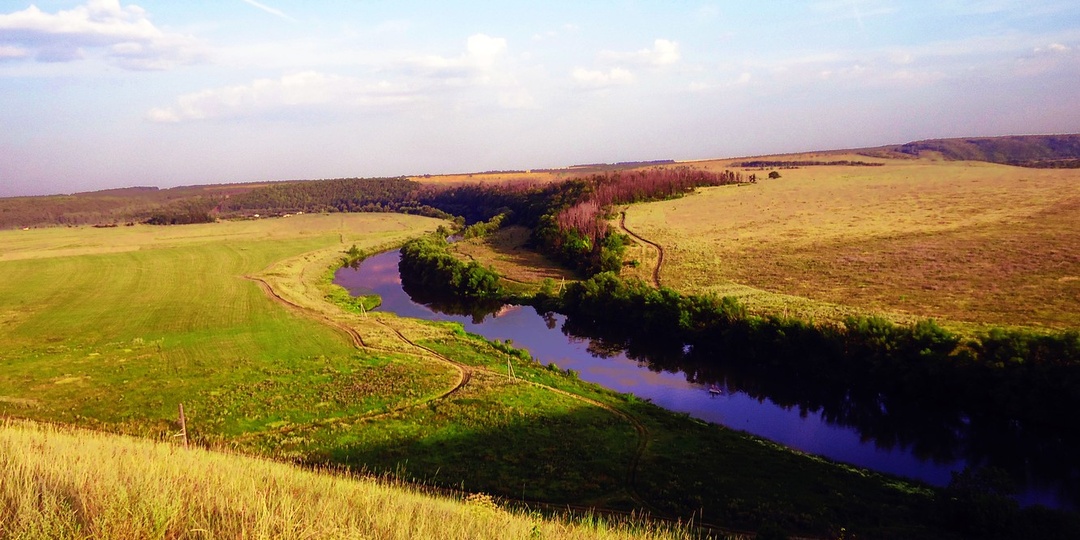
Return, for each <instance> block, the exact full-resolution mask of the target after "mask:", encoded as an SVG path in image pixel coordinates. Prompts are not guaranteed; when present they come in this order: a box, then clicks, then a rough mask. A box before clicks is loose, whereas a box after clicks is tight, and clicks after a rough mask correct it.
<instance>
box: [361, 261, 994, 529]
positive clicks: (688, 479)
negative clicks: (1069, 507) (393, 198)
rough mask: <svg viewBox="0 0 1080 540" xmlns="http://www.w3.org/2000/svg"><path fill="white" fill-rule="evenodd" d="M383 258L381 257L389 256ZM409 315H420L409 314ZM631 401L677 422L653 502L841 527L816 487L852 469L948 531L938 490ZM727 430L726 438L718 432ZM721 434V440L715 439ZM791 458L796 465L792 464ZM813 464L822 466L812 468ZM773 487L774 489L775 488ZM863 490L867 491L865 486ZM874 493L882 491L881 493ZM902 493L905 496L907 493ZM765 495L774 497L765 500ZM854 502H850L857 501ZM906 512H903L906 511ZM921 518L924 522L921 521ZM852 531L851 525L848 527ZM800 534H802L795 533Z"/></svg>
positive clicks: (652, 460) (667, 433) (836, 506)
mask: <svg viewBox="0 0 1080 540" xmlns="http://www.w3.org/2000/svg"><path fill="white" fill-rule="evenodd" d="M379 257H380V258H381V257H382V256H379ZM378 265H379V266H380V267H385V268H391V267H392V266H393V265H392V264H391V263H389V262H379V263H378ZM376 281H378V282H389V281H393V280H389V279H386V278H376ZM392 303H393V302H392V301H391V300H389V299H388V300H387V307H388V308H391V307H390V305H391V304H392ZM391 309H393V308H391ZM409 315H410V316H420V315H418V314H416V313H409ZM500 319H501V318H500ZM444 324H445V323H444ZM516 343H517V341H516V340H515V344H516ZM429 345H430V346H432V347H433V348H440V347H442V349H441V350H444V351H446V352H447V353H450V352H451V351H452V350H453V347H452V346H450V345H448V344H447V343H441V344H440V343H438V341H433V342H431V343H429ZM457 354H460V353H457ZM493 360H494V361H492V360H489V361H488V362H489V367H490V369H494V370H499V371H501V372H502V373H505V372H506V371H505V370H506V367H507V366H506V364H505V363H504V361H500V360H498V357H496V359H493ZM513 368H514V370H515V371H519V370H520V369H521V368H520V367H519V365H518V364H517V363H514V364H513ZM632 401H633V402H634V403H635V404H634V405H633V406H631V409H633V408H635V407H638V406H640V407H645V408H648V409H650V410H652V409H655V412H653V413H649V414H650V415H657V416H659V417H661V418H669V419H674V420H672V422H673V423H667V424H665V422H660V423H659V425H658V426H656V427H654V428H652V429H655V430H657V431H658V432H659V433H663V434H664V435H663V436H661V437H656V439H660V440H664V441H665V442H664V443H657V441H656V440H653V439H650V442H649V444H648V445H647V454H648V456H649V457H645V458H643V459H642V461H641V462H642V463H649V464H653V465H657V468H656V470H654V471H651V473H650V474H652V475H654V476H653V477H652V482H653V483H651V484H648V485H645V486H643V489H644V490H645V493H650V494H653V496H654V497H656V496H658V495H659V499H660V500H662V501H667V503H668V504H672V505H673V506H681V505H687V504H691V503H689V501H697V502H700V503H703V506H704V507H705V508H706V509H707V510H708V511H709V514H708V515H716V513H717V512H719V514H720V515H727V516H737V515H738V514H739V512H740V510H739V508H741V506H740V503H733V502H732V499H733V498H734V499H740V497H743V496H746V495H747V493H753V492H754V491H755V490H758V489H760V490H761V491H762V492H768V491H772V492H776V491H783V492H784V493H785V495H784V496H781V497H779V498H778V499H774V500H773V501H772V502H771V503H766V507H768V508H770V510H768V511H776V510H777V509H778V508H788V509H789V510H790V509H792V508H804V509H805V508H817V509H818V510H817V511H818V512H820V511H821V510H822V509H823V508H829V509H830V510H829V512H832V514H830V517H828V518H825V517H824V516H823V514H817V515H818V517H817V518H815V519H822V520H824V521H827V522H830V523H834V524H835V523H837V522H839V521H844V520H843V519H840V518H838V517H837V516H838V515H846V514H837V513H836V512H844V511H845V510H840V508H842V507H843V506H845V505H844V504H841V503H839V502H838V501H837V500H835V499H832V500H830V497H826V496H822V495H821V493H820V490H818V489H816V488H814V487H813V486H815V485H817V486H821V485H829V484H830V481H828V480H823V479H825V478H829V477H830V476H832V475H833V474H835V473H836V472H837V471H847V472H854V473H855V474H856V475H858V476H859V477H860V478H863V479H864V480H865V479H866V478H872V479H873V480H868V481H866V482H867V483H868V484H870V485H876V486H877V488H873V487H870V488H869V489H868V492H867V493H863V494H861V495H860V496H859V499H860V500H865V501H877V502H876V503H870V504H882V498H881V497H882V495H883V494H885V493H891V496H893V497H897V496H899V495H897V491H898V490H897V489H896V486H898V485H908V486H909V487H908V488H904V489H906V490H908V493H907V494H906V496H908V497H911V498H912V499H908V500H907V502H898V501H897V500H893V501H891V502H889V503H884V504H885V506H889V507H895V506H898V505H899V506H901V507H906V508H907V510H906V511H912V503H911V500H913V499H918V500H921V501H922V503H921V505H922V506H921V509H920V510H918V511H915V512H913V513H912V514H910V515H909V517H908V518H901V519H899V520H892V519H891V518H890V520H889V521H890V522H891V523H892V525H896V524H897V523H901V522H904V519H908V520H910V521H908V522H907V523H908V524H909V525H912V524H918V525H913V526H922V527H926V526H929V527H931V528H934V527H941V526H943V525H942V523H941V522H940V521H939V522H938V523H937V525H931V524H930V523H933V522H934V521H935V520H941V519H943V517H942V514H941V513H940V511H943V510H941V509H940V508H937V501H938V499H937V498H935V496H934V495H933V491H932V490H926V489H925V488H915V487H913V486H912V485H911V484H909V483H906V482H903V481H898V480H896V479H889V478H888V477H885V476H882V475H876V474H874V473H870V472H868V471H858V470H857V469H852V468H850V467H845V466H838V465H835V464H832V463H829V462H826V461H824V460H820V459H815V458H810V457H807V456H801V455H800V454H798V453H792V452H791V451H790V450H787V449H782V448H779V447H777V446H775V445H772V444H770V443H765V442H764V441H761V440H759V439H756V438H754V437H748V436H747V435H746V434H743V433H738V432H734V431H731V430H725V429H723V428H719V427H717V426H708V425H705V424H701V423H699V422H696V421H694V420H693V419H690V418H686V417H681V418H683V420H677V419H678V418H680V417H679V416H677V415H672V414H671V413H668V412H666V411H662V410H659V409H657V408H656V407H654V406H652V405H650V404H647V403H644V402H641V401H639V400H632ZM616 404H618V402H616ZM620 406H621V407H623V408H625V407H628V405H627V403H625V402H624V403H622V404H621V405H620ZM624 410H625V409H624ZM632 414H639V415H643V414H645V413H643V412H642V411H637V412H636V413H632ZM652 429H650V433H652ZM721 433H723V434H724V435H723V436H720V435H718V434H721ZM718 436H719V437H720V439H717V438H716V437H718ZM724 437H732V439H725V438H724ZM737 441H751V442H752V443H751V444H750V446H746V445H745V443H743V442H737ZM719 448H726V449H727V450H728V451H731V452H734V455H728V454H727V453H726V452H725V451H720V450H718V449H719ZM793 456H801V457H793ZM714 459H719V461H714ZM788 460H790V462H789V461H788ZM703 462H708V463H709V465H704V464H703ZM751 462H753V463H756V464H755V465H754V466H750V467H746V466H744V465H745V464H746V463H751ZM810 463H813V464H815V465H813V466H810V465H808V464H810ZM740 464H742V465H740ZM713 465H718V468H715V469H714V468H712V466H713ZM683 472H685V474H686V476H683V474H682V473H683ZM773 472H778V473H779V476H774V475H773ZM780 478H784V480H779V479H780ZM834 480H835V478H834ZM777 482H779V484H777ZM845 482H846V481H840V483H839V484H835V488H833V489H834V494H841V493H848V494H850V493H852V492H854V491H859V490H858V489H856V488H855V485H854V484H853V485H844V484H845ZM643 484H644V483H643ZM856 484H857V483H856ZM659 485H667V488H666V489H662V488H659V487H657V486H659ZM770 485H771V486H772V487H768V486H770ZM676 486H677V488H676ZM754 486H758V487H754ZM778 486H783V487H778ZM800 486H802V487H800ZM888 486H892V487H888ZM864 488H866V485H865V484H864ZM672 489H674V490H675V491H677V492H678V495H676V494H675V493H672V491H671V490H672ZM804 490H805V491H804ZM875 490H877V491H876V492H875ZM899 491H903V489H902V490H899ZM800 493H801V494H800ZM660 494H663V495H660ZM643 495H644V493H643ZM773 495H775V493H773ZM765 497H768V496H767V495H765ZM899 497H900V499H904V496H899ZM751 499H753V500H758V503H755V504H761V503H762V501H761V500H760V499H757V498H756V497H755V496H751ZM650 500H651V499H650ZM675 500H681V501H682V502H681V503H672V502H671V501H675ZM848 501H849V502H850V499H849V500H848ZM732 505H734V506H732ZM916 506H918V505H916ZM1006 506H1007V505H1006ZM759 509H760V508H759ZM881 510H882V509H881V508H878V509H876V510H873V511H871V510H870V509H869V508H866V507H864V508H863V509H862V510H861V511H860V512H871V513H874V514H878V513H880V511H881ZM892 511H896V509H895V508H894V509H893V510H892ZM906 511H900V513H904V512H906ZM784 513H785V511H780V512H779V514H777V516H780V515H782V514H784ZM856 513H858V512H856ZM916 515H918V516H919V517H915V516H916ZM931 516H932V517H931ZM894 517H895V515H894ZM735 519H737V518H735ZM779 519H790V516H789V517H788V518H783V517H780V518H779ZM855 521H858V519H857V518H852V522H855ZM850 529H851V527H849V530H850ZM795 530H799V529H798V528H796V529H795ZM927 534H930V533H926V534H923V535H922V536H926V535H927Z"/></svg>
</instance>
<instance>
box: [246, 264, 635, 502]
mask: <svg viewBox="0 0 1080 540" xmlns="http://www.w3.org/2000/svg"><path fill="white" fill-rule="evenodd" d="M247 279H250V280H252V281H254V282H256V283H258V284H259V287H260V288H262V290H263V292H265V293H266V294H267V296H269V297H270V298H272V299H274V300H276V301H277V302H280V303H282V304H284V305H285V306H287V307H289V308H290V309H293V310H294V311H299V312H300V313H302V314H304V315H307V316H311V317H314V318H316V319H318V320H320V321H322V322H325V323H327V324H329V325H330V326H333V327H334V328H337V329H339V330H341V331H342V332H344V333H345V334H347V335H348V336H349V337H350V339H352V342H353V345H354V346H355V347H356V348H358V349H366V350H372V351H379V352H387V353H400V352H401V351H394V350H388V349H382V348H378V347H372V346H369V345H367V344H365V342H364V339H363V337H362V336H361V335H360V333H359V332H357V331H356V329H355V328H352V327H351V326H349V325H348V324H345V323H343V322H340V321H337V320H334V319H332V318H330V317H327V316H326V315H324V314H322V313H318V312H317V311H315V310H312V309H308V308H305V307H303V306H301V305H299V304H296V303H294V302H291V301H289V300H287V299H285V298H284V297H282V296H281V295H280V294H278V293H277V291H275V290H274V288H273V286H272V285H270V283H268V282H267V281H266V280H264V279H262V278H259V277H252V276H247ZM372 319H374V321H375V322H376V323H377V324H379V325H381V326H382V327H384V328H386V329H387V330H390V331H391V332H392V333H393V334H394V335H395V336H397V338H398V339H400V340H401V341H403V342H404V343H406V344H408V345H410V346H412V347H414V348H416V349H418V350H420V351H422V352H421V353H419V356H421V357H432V358H434V359H435V360H437V361H439V362H441V363H445V364H447V365H449V366H451V367H453V368H454V369H455V370H457V372H458V378H457V381H456V382H455V384H454V385H453V386H452V387H451V388H450V389H448V390H446V391H445V392H442V393H441V394H439V395H437V396H433V397H430V398H428V399H424V400H422V401H420V402H413V403H406V404H400V405H398V406H397V407H394V408H392V409H391V410H387V411H381V412H378V413H366V414H361V415H357V416H354V417H349V418H332V419H328V420H326V421H316V422H313V423H310V424H304V425H290V426H283V427H281V428H278V429H275V430H268V431H259V432H253V433H250V434H248V435H245V436H241V437H237V438H236V439H234V441H235V442H243V441H246V440H250V439H253V438H255V437H256V436H264V435H267V434H269V433H274V434H285V433H290V432H292V431H296V430H298V429H302V428H306V427H311V426H320V425H329V424H332V423H336V422H341V421H343V420H348V421H350V422H367V421H371V420H375V419H378V418H382V417H386V416H389V415H392V414H396V413H399V412H401V411H404V410H408V409H412V408H415V407H419V406H422V405H426V404H428V403H432V402H435V401H439V400H443V399H446V398H448V397H450V396H451V395H453V394H454V393H456V392H458V391H459V390H461V389H462V388H463V387H464V386H465V385H466V384H468V382H469V380H470V379H471V377H472V372H473V370H474V369H477V368H475V367H473V366H469V365H466V364H462V363H460V362H457V361H455V360H453V359H451V358H448V357H446V356H444V355H442V354H440V353H439V352H437V351H435V350H434V349H431V348H429V347H425V346H423V345H420V344H419V343H416V342H415V341H413V340H411V339H409V338H408V337H406V336H405V334H403V333H402V332H401V331H400V330H398V329H397V328H395V327H394V326H392V325H391V324H389V323H387V322H386V321H384V320H382V319H381V318H376V317H372ZM515 380H517V381H520V382H524V383H526V384H529V385H532V386H535V387H538V388H543V389H545V390H548V391H551V392H554V393H556V394H559V395H562V396H565V397H568V398H570V399H574V400H577V401H580V402H582V403H587V404H589V405H592V406H595V407H599V408H601V409H604V410H605V411H608V412H609V413H611V414H612V415H614V416H616V417H618V418H619V419H621V420H622V421H624V422H627V423H629V424H630V425H631V426H632V427H633V428H634V431H636V432H637V434H638V446H637V448H636V449H635V451H634V453H633V456H632V458H631V460H630V464H629V466H628V468H627V475H626V489H627V492H628V493H629V494H630V496H631V498H633V499H634V501H635V502H636V503H638V504H639V505H641V507H642V508H645V509H649V510H653V509H654V508H655V507H653V506H652V505H651V504H649V503H648V501H646V500H645V499H643V498H641V496H640V495H639V494H638V493H637V489H636V488H635V487H634V486H635V485H636V483H637V473H638V468H639V466H640V463H641V460H642V457H643V456H644V454H645V452H646V451H647V450H648V446H649V430H648V428H647V427H646V426H645V424H643V423H642V422H641V421H640V420H638V419H637V418H634V417H633V416H631V415H630V414H628V413H626V412H623V411H621V410H619V409H617V408H615V407H613V406H611V405H608V404H606V403H603V402H601V401H597V400H595V399H591V398H587V397H585V396H580V395H577V394H574V393H572V392H567V391H565V390H560V389H558V388H554V387H552V386H548V385H545V384H541V383H537V382H533V381H527V380H524V379H520V378H517V379H515Z"/></svg>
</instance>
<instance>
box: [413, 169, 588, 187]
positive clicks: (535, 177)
mask: <svg viewBox="0 0 1080 540" xmlns="http://www.w3.org/2000/svg"><path fill="white" fill-rule="evenodd" d="M576 176H578V174H577V173H574V172H573V171H572V170H571V169H562V170H558V171H538V172H532V171H524V172H499V173H462V174H438V175H428V176H413V177H410V178H409V180H413V181H415V182H420V183H423V184H487V183H492V182H511V181H523V180H524V181H529V182H539V183H548V182H554V181H556V180H566V179H569V178H574V177H576Z"/></svg>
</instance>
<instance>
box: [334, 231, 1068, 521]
mask: <svg viewBox="0 0 1080 540" xmlns="http://www.w3.org/2000/svg"><path fill="white" fill-rule="evenodd" d="M398 259H399V254H398V253H397V252H389V253H384V254H380V255H377V256H374V257H370V258H368V259H367V260H365V261H364V262H363V263H362V264H361V265H360V267H359V268H358V269H356V270H350V269H342V270H341V271H339V272H338V274H337V276H336V279H335V283H338V284H339V285H342V286H344V287H346V288H348V289H350V291H352V292H353V294H359V293H371V292H374V293H376V294H379V295H380V296H381V297H382V298H383V306H382V307H381V308H380V309H383V310H386V311H391V312H394V313H397V314H399V315H401V316H406V317H415V318H423V319H429V320H444V321H456V322H459V323H461V324H462V325H463V326H464V327H465V329H466V330H467V331H469V332H473V333H477V334H481V335H483V336H485V337H487V338H489V339H499V340H506V339H510V340H512V341H513V343H514V344H515V345H516V346H518V347H525V348H527V349H528V350H529V351H530V353H531V354H532V355H533V356H534V357H535V358H537V359H538V360H540V361H541V362H543V363H545V364H547V363H555V364H557V365H558V366H559V367H561V368H569V369H574V370H575V371H577V372H578V373H579V375H580V377H581V378H582V379H584V380H588V381H591V382H595V383H598V384H601V385H603V386H605V387H608V388H611V389H613V390H616V391H619V392H631V393H633V394H635V395H637V396H639V397H641V398H644V399H649V400H651V401H652V402H653V403H655V404H657V405H659V406H661V407H665V408H667V409H670V410H673V411H677V412H684V413H687V414H690V415H691V416H694V417H696V418H700V419H702V420H706V421H710V422H716V423H719V424H723V425H726V426H729V427H733V428H737V429H743V430H745V431H748V432H750V433H754V434H756V435H759V436H762V437H765V438H767V439H770V440H773V441H776V442H779V443H782V444H785V445H788V446H791V447H793V448H797V449H799V450H803V451H806V452H810V453H814V454H819V455H823V456H826V457H829V458H832V459H836V460H838V461H844V462H848V463H852V464H855V465H858V466H862V467H867V468H870V469H874V470H878V471H882V472H887V473H892V474H898V475H903V476H907V477H911V478H916V479H920V480H923V481H927V482H930V483H932V484H936V485H945V484H947V483H948V482H949V480H950V478H951V473H952V472H954V471H959V470H962V469H963V468H964V467H965V466H966V465H969V464H970V465H975V466H993V467H998V468H1001V469H1004V470H1006V471H1008V472H1009V474H1010V475H1011V476H1012V478H1013V479H1014V480H1015V481H1016V482H1017V484H1018V486H1020V487H1021V490H1020V493H1019V495H1018V499H1019V500H1020V501H1021V502H1022V503H1024V504H1045V505H1047V506H1053V507H1065V508H1072V509H1076V508H1077V507H1078V505H1077V501H1080V457H1078V455H1077V454H1078V453H1077V452H1074V451H1071V449H1074V448H1076V447H1077V443H1080V440H1078V439H1080V434H1078V433H1057V432H1053V431H1052V430H1047V429H1041V428H1040V427H1039V426H1033V425H1023V424H1020V423H1017V422H1015V421H1010V420H1007V419H1001V418H998V417H993V416H989V415H976V414H971V413H969V412H967V411H964V410H962V409H961V408H960V407H959V406H958V405H957V404H956V403H954V402H951V400H949V399H940V398H939V399H936V400H933V401H927V400H920V399H910V398H909V397H908V396H905V395H904V394H903V393H902V392H893V393H889V392H881V391H874V392H869V391H863V390H862V389H861V388H860V387H859V386H858V385H851V384H850V383H847V382H844V381H841V380H835V381H830V380H827V379H826V380H823V379H821V378H815V380H814V382H813V383H809V382H807V380H806V379H805V378H802V377H798V376H791V375H789V374H787V373H784V372H780V371H779V370H775V369H773V370H770V369H769V367H768V365H767V364H761V363H759V364H758V365H757V367H755V366H754V364H753V363H749V362H739V361H736V360H738V359H737V358H735V356H736V355H737V354H738V351H717V350H699V349H695V348H693V347H687V346H685V345H684V344H682V343H670V342H667V343H663V342H661V343H657V342H655V341H650V340H647V339H642V338H643V336H640V335H637V334H635V333H634V332H633V331H632V329H615V330H614V331H612V330H610V329H609V331H607V332H599V331H597V329H596V328H593V327H589V326H587V325H583V324H580V323H579V322H577V321H574V320H567V318H566V317H564V316H562V315H559V314H552V313H547V314H539V313H537V312H536V310H535V309H533V308H531V307H528V306H514V307H507V306H503V305H499V304H494V303H488V304H480V305H478V304H465V303H462V302H459V301H453V300H447V299H445V298H442V299H440V298H438V297H436V296H435V295H431V294H426V293H425V292H424V291H416V290H406V289H403V288H402V286H401V279H400V276H399V275H398V272H397V261H398ZM620 330H622V331H620ZM710 390H712V392H710Z"/></svg>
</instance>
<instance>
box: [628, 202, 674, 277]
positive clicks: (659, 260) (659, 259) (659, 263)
mask: <svg viewBox="0 0 1080 540" xmlns="http://www.w3.org/2000/svg"><path fill="white" fill-rule="evenodd" d="M619 228H620V229H622V231H623V232H624V233H626V234H628V235H630V237H631V238H633V239H635V240H637V241H639V242H641V243H643V244H646V245H649V246H652V248H653V249H655V250H656V254H657V255H656V267H655V268H653V271H652V280H653V285H654V286H656V288H657V289H659V288H660V268H661V267H663V266H664V247H663V246H661V245H660V244H657V243H656V242H653V241H652V240H648V239H646V238H645V237H643V236H641V235H639V234H637V233H635V232H634V231H631V230H630V229H628V228H627V227H626V210H623V211H622V212H619Z"/></svg>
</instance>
